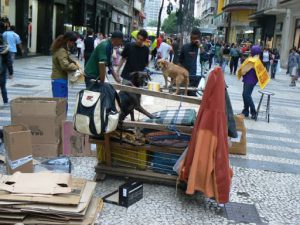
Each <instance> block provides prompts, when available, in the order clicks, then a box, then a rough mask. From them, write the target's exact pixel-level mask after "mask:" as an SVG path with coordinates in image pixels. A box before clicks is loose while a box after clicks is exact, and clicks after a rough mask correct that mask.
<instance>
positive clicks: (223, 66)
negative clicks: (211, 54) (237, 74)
mask: <svg viewBox="0 0 300 225" xmlns="http://www.w3.org/2000/svg"><path fill="white" fill-rule="evenodd" d="M222 61H223V62H222V70H223V72H225V69H226V66H227V65H228V62H229V60H228V58H223V60H222Z"/></svg>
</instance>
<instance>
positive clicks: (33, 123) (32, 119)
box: [11, 98, 67, 144]
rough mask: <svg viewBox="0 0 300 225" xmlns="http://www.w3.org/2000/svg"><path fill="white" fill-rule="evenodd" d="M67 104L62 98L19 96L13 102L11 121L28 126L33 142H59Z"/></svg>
mask: <svg viewBox="0 0 300 225" xmlns="http://www.w3.org/2000/svg"><path fill="white" fill-rule="evenodd" d="M66 105H67V102H66V100H65V99H61V98H17V99H14V100H13V101H12V102H11V121H12V123H22V124H25V125H27V126H28V128H29V129H30V130H31V133H32V143H33V144H58V143H60V140H61V124H62V121H64V120H65V119H66Z"/></svg>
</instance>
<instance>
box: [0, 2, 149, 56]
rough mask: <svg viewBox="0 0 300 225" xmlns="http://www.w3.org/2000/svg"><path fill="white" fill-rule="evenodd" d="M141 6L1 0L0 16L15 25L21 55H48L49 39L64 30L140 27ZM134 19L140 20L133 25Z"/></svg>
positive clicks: (51, 39) (123, 30) (80, 31)
mask: <svg viewBox="0 0 300 225" xmlns="http://www.w3.org/2000/svg"><path fill="white" fill-rule="evenodd" d="M137 3H139V4H137ZM143 6H144V0H5V1H4V0H1V17H4V16H6V17H8V18H9V20H10V23H11V25H15V26H16V32H17V33H18V34H19V35H20V37H21V39H22V43H23V46H27V48H25V49H26V53H25V54H27V53H29V54H30V53H33V54H35V53H40V54H50V52H49V49H50V46H51V43H52V41H53V40H54V39H55V38H56V37H57V36H58V35H60V34H63V33H64V32H65V31H70V30H72V31H76V32H78V33H80V34H85V33H86V30H87V29H88V28H93V29H94V31H95V32H101V33H103V34H106V35H108V34H109V33H111V32H113V31H114V30H121V31H122V32H123V33H124V34H130V32H131V30H132V29H133V28H140V27H142V23H141V22H142V21H143V19H144V16H143V11H142V10H143V8H144V7H143ZM137 10H138V13H137V12H136V11H137ZM136 14H137V16H136ZM134 19H138V20H139V22H140V23H138V24H137V26H135V27H134V25H133V22H134Z"/></svg>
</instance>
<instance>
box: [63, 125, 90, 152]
mask: <svg viewBox="0 0 300 225" xmlns="http://www.w3.org/2000/svg"><path fill="white" fill-rule="evenodd" d="M62 134H63V154H64V155H69V156H74V157H83V156H92V152H91V145H90V142H89V136H88V135H84V134H81V133H78V132H77V131H75V130H74V128H73V122H72V121H64V122H63V125H62Z"/></svg>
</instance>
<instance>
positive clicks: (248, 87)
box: [240, 45, 262, 120]
mask: <svg viewBox="0 0 300 225" xmlns="http://www.w3.org/2000/svg"><path fill="white" fill-rule="evenodd" d="M261 52H262V51H261V48H260V46H258V45H254V46H253V47H252V48H251V56H252V57H254V58H257V59H258V60H260V54H261ZM240 70H242V71H243V68H241V69H240ZM242 73H243V74H242V75H243V83H244V86H243V102H244V109H243V111H242V114H243V115H244V116H245V117H249V113H251V119H253V120H255V119H256V116H257V113H256V109H255V105H254V102H253V99H252V92H253V89H254V87H255V85H256V84H257V82H258V79H257V75H256V71H255V69H254V68H251V69H250V70H249V69H247V70H246V71H245V72H242ZM249 109H250V110H249Z"/></svg>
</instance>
